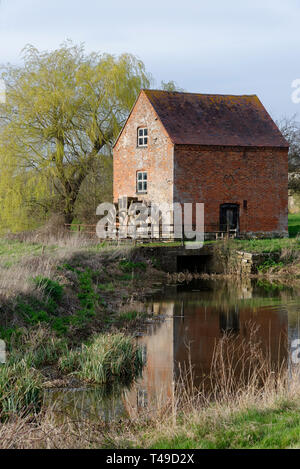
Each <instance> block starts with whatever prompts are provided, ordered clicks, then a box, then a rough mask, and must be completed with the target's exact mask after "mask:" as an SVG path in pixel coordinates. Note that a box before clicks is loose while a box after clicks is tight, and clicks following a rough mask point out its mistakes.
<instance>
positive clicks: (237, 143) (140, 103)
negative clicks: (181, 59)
mask: <svg viewBox="0 0 300 469" xmlns="http://www.w3.org/2000/svg"><path fill="white" fill-rule="evenodd" d="M288 149H289V147H288V143H287V142H286V140H285V139H284V137H283V136H282V134H281V133H280V131H279V129H278V127H277V126H276V124H275V123H274V122H273V120H272V119H271V117H270V115H269V114H268V113H267V111H266V110H265V108H264V106H263V105H262V103H261V102H260V100H259V99H258V98H257V96H255V95H251V96H230V95H208V94H195V93H180V92H167V91H156V90H142V91H141V93H140V95H139V97H138V99H137V101H136V103H135V105H134V107H133V109H132V111H131V113H130V115H129V117H128V119H127V122H126V124H125V126H124V128H123V130H122V131H121V133H120V135H119V137H118V139H117V141H116V143H115V147H114V202H115V203H117V202H118V200H119V199H120V198H122V197H129V198H132V199H135V200H136V199H138V200H143V201H146V202H148V203H155V204H160V203H163V202H167V203H175V202H179V203H185V202H192V203H197V202H198V203H204V204H205V232H206V233H215V232H218V231H226V229H227V228H228V227H229V228H230V229H233V230H237V232H238V233H239V234H240V235H241V236H242V235H257V236H286V235H287V233H288V219H287V218H288Z"/></svg>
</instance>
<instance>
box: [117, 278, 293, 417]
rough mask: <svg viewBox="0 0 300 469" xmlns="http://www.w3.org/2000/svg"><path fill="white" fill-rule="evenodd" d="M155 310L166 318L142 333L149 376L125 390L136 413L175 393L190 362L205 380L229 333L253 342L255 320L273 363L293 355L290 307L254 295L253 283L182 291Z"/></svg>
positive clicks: (127, 402)
mask: <svg viewBox="0 0 300 469" xmlns="http://www.w3.org/2000/svg"><path fill="white" fill-rule="evenodd" d="M172 296H173V298H172ZM174 298H175V299H174ZM268 303H269V305H268ZM152 310H153V313H154V314H157V315H165V319H164V320H163V322H162V323H156V324H153V325H151V326H150V327H149V331H148V334H147V335H146V336H144V337H141V338H139V343H140V345H142V347H143V356H144V360H145V368H144V372H143V377H142V378H141V379H140V380H139V381H138V382H137V384H136V385H135V386H133V387H132V388H131V390H130V391H126V392H125V395H124V404H125V406H126V409H127V412H129V414H131V415H133V414H134V413H136V412H139V411H141V410H143V411H144V410H145V409H148V410H149V411H151V409H152V408H153V407H157V406H161V405H163V404H164V403H167V402H169V401H170V400H171V399H173V398H174V389H175V387H176V383H177V382H178V380H179V379H180V375H181V374H182V370H185V369H188V368H189V366H190V363H192V366H193V374H194V383H195V384H196V385H199V383H201V382H203V378H205V376H208V375H209V374H210V373H211V366H212V360H213V357H214V353H215V350H216V344H217V343H218V341H219V340H220V339H221V338H222V337H224V334H231V335H232V336H234V337H235V340H236V341H237V342H236V343H237V344H238V343H239V342H242V341H244V342H247V340H250V336H251V331H253V327H252V325H255V331H256V340H257V342H258V343H260V344H261V350H262V352H263V354H264V356H265V357H268V359H269V361H270V363H271V366H273V367H274V369H275V368H276V367H278V365H279V364H281V363H284V362H285V361H287V356H288V332H289V331H288V313H287V308H286V307H283V306H282V305H281V304H280V302H277V303H276V302H275V303H274V301H273V300H272V299H271V300H270V301H268V300H267V301H266V299H265V298H261V297H260V296H259V295H253V294H252V291H251V289H250V291H249V288H245V287H243V288H241V289H240V291H239V292H238V291H237V290H234V291H233V292H232V291H226V292H225V294H224V291H223V290H222V289H219V290H215V289H210V288H207V290H205V289H204V290H201V291H193V292H191V291H190V290H189V291H184V290H183V291H176V293H175V294H173V295H171V298H170V299H167V300H166V299H164V301H162V302H160V301H157V302H154V303H153V304H152Z"/></svg>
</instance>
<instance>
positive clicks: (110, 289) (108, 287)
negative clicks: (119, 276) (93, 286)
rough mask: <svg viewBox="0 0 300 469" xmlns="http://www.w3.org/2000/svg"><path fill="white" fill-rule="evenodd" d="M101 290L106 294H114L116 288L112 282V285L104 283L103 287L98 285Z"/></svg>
mask: <svg viewBox="0 0 300 469" xmlns="http://www.w3.org/2000/svg"><path fill="white" fill-rule="evenodd" d="M98 288H99V290H102V291H104V292H114V291H115V287H114V285H113V283H112V282H110V283H104V284H102V285H98Z"/></svg>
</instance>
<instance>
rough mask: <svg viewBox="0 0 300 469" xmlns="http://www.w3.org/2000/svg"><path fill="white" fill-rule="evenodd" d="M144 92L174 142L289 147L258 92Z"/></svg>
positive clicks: (182, 143)
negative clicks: (240, 93)
mask: <svg viewBox="0 0 300 469" xmlns="http://www.w3.org/2000/svg"><path fill="white" fill-rule="evenodd" d="M143 91H144V93H145V94H146V96H147V97H148V99H149V101H150V102H151V104H152V106H153V108H154V109H155V111H156V113H157V115H158V117H159V119H160V120H161V122H162V124H163V125H164V127H165V129H166V131H167V132H168V134H169V136H170V138H171V140H172V142H173V143H174V144H181V145H184V144H190V145H226V146H228V145H229V146H246V147H248V146H250V147H284V148H287V147H288V143H287V141H286V140H285V138H284V137H283V136H282V134H281V132H280V131H279V129H278V127H277V126H276V124H275V123H274V121H273V120H272V119H271V117H270V115H269V114H268V113H267V111H266V110H265V108H264V106H263V105H262V103H261V102H260V100H259V99H258V97H257V96H255V95H250V96H248V95H244V96H231V95H213V94H196V93H179V92H169V91H160V90H143Z"/></svg>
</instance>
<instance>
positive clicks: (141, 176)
mask: <svg viewBox="0 0 300 469" xmlns="http://www.w3.org/2000/svg"><path fill="white" fill-rule="evenodd" d="M136 178H137V181H136V191H137V192H139V193H144V194H145V193H146V192H147V190H148V174H147V173H146V172H144V171H143V172H142V171H139V172H138V173H137V175H136Z"/></svg>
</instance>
